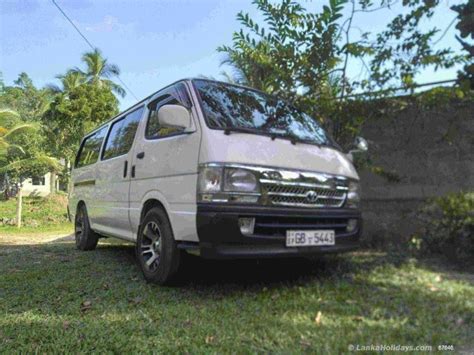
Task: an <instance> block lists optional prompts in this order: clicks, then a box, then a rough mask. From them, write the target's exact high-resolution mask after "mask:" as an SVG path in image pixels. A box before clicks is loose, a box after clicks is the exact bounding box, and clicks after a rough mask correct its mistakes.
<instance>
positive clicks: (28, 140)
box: [0, 109, 58, 183]
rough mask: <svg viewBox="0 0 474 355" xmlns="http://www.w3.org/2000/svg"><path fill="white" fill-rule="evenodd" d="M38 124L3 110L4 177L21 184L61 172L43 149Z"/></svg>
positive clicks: (0, 168) (0, 148)
mask: <svg viewBox="0 0 474 355" xmlns="http://www.w3.org/2000/svg"><path fill="white" fill-rule="evenodd" d="M43 147H44V137H42V136H41V134H40V132H39V127H38V124H35V123H26V122H24V121H23V120H22V119H21V118H20V115H19V114H18V113H17V112H15V111H12V110H6V109H2V110H0V174H2V175H3V174H8V175H9V176H10V178H11V179H12V180H13V181H14V182H17V183H21V181H23V180H24V179H25V178H27V177H31V176H37V175H44V174H46V173H47V172H48V171H50V170H51V169H58V162H57V160H56V159H54V158H52V157H50V156H49V155H48V154H47V153H46V152H45V151H44V149H43Z"/></svg>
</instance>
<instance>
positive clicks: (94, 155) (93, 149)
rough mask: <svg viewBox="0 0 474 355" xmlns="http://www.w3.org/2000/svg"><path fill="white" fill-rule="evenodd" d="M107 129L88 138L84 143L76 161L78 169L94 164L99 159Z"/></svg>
mask: <svg viewBox="0 0 474 355" xmlns="http://www.w3.org/2000/svg"><path fill="white" fill-rule="evenodd" d="M106 132H107V127H103V128H101V129H100V130H98V131H97V132H95V133H94V134H93V135H91V136H89V137H87V138H86V139H85V140H84V142H83V143H82V147H81V149H80V150H79V155H78V158H77V161H76V168H80V167H81V166H86V165H89V164H93V163H95V162H96V161H97V159H98V158H99V152H100V147H101V145H102V141H103V140H104V136H105V133H106Z"/></svg>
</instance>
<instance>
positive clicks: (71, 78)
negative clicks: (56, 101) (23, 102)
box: [47, 70, 86, 94]
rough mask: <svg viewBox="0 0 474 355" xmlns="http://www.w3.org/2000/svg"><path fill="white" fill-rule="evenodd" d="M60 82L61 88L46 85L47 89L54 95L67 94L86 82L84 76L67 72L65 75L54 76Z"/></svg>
mask: <svg viewBox="0 0 474 355" xmlns="http://www.w3.org/2000/svg"><path fill="white" fill-rule="evenodd" d="M56 78H57V79H59V80H60V81H61V86H59V85H56V84H48V85H47V88H48V89H49V90H50V91H51V92H53V93H54V94H59V93H67V92H70V91H71V90H73V89H75V88H77V87H78V86H79V85H81V84H83V83H85V82H86V78H85V76H84V74H82V73H80V72H77V71H71V70H70V71H68V72H67V73H66V74H63V75H58V76H56Z"/></svg>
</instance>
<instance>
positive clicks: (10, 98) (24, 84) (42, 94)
mask: <svg viewBox="0 0 474 355" xmlns="http://www.w3.org/2000/svg"><path fill="white" fill-rule="evenodd" d="M50 100H51V94H50V93H49V92H48V90H44V89H38V88H36V87H35V85H34V84H33V81H32V80H31V78H30V77H29V76H28V74H26V73H21V74H20V75H19V76H18V79H17V80H15V82H14V85H13V86H4V85H3V88H2V91H1V93H0V107H3V108H9V109H11V110H14V111H16V112H18V114H19V115H20V117H21V119H22V120H23V121H26V122H31V121H39V120H40V119H41V116H42V115H43V113H44V112H45V111H46V110H47V108H48V105H49V101H50Z"/></svg>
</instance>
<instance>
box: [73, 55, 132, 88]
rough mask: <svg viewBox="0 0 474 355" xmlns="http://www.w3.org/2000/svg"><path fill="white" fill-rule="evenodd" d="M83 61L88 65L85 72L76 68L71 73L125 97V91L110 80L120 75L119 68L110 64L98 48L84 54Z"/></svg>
mask: <svg viewBox="0 0 474 355" xmlns="http://www.w3.org/2000/svg"><path fill="white" fill-rule="evenodd" d="M82 61H83V62H84V63H85V65H86V70H85V71H83V70H81V69H80V68H77V67H76V68H74V69H71V70H70V72H72V73H78V74H80V75H82V76H83V77H84V78H85V79H86V81H87V82H88V83H93V84H98V85H106V86H108V87H109V88H110V89H111V90H112V91H114V92H115V93H117V94H118V95H120V96H122V97H124V96H125V90H124V89H123V88H122V87H121V86H120V85H118V84H116V83H114V82H113V81H112V80H110V78H112V77H114V76H119V75H120V69H119V67H118V66H117V65H116V64H110V63H108V62H107V59H106V58H104V57H103V56H102V53H101V51H100V50H99V49H98V48H96V49H94V50H93V51H92V52H86V53H84V55H83V56H82Z"/></svg>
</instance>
